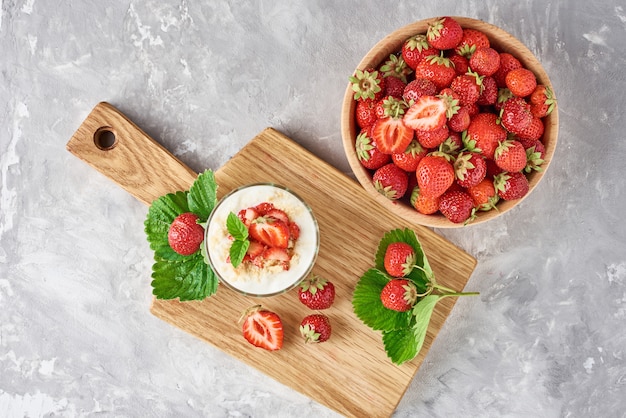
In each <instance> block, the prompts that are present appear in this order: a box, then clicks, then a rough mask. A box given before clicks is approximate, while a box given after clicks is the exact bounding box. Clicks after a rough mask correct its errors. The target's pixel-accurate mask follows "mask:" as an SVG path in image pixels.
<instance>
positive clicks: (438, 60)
mask: <svg viewBox="0 0 626 418" xmlns="http://www.w3.org/2000/svg"><path fill="white" fill-rule="evenodd" d="M425 60H426V61H428V62H430V63H431V64H437V65H443V66H445V67H448V68H454V62H452V61H451V60H450V58H447V57H446V56H444V52H443V51H441V52H440V53H439V55H429V56H427V57H426V58H425Z"/></svg>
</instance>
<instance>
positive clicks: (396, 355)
mask: <svg viewBox="0 0 626 418" xmlns="http://www.w3.org/2000/svg"><path fill="white" fill-rule="evenodd" d="M383 344H384V346H385V352H386V353H387V356H388V357H389V358H390V359H391V361H392V362H393V363H394V364H397V365H398V366H399V365H401V364H402V363H405V362H407V361H409V360H412V359H413V358H415V356H416V355H417V353H418V352H419V350H418V348H417V344H416V341H415V335H414V334H413V330H412V329H411V328H408V327H407V328H402V329H397V330H393V331H384V332H383Z"/></svg>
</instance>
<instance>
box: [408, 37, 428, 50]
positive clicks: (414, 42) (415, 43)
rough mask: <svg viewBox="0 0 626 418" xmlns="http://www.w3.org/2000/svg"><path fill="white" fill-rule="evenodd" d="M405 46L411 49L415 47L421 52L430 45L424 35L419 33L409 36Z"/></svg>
mask: <svg viewBox="0 0 626 418" xmlns="http://www.w3.org/2000/svg"><path fill="white" fill-rule="evenodd" d="M406 47H407V48H408V49H411V50H414V49H417V50H418V51H419V52H422V51H424V50H427V49H428V48H430V45H429V44H428V38H427V37H426V35H424V34H419V35H415V36H412V37H411V38H409V39H408V40H407V41H406Z"/></svg>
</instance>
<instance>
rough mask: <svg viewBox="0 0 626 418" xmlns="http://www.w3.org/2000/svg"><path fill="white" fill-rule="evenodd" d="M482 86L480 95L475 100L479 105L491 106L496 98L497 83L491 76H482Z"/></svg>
mask: <svg viewBox="0 0 626 418" xmlns="http://www.w3.org/2000/svg"><path fill="white" fill-rule="evenodd" d="M482 85H483V88H482V91H481V93H480V97H479V98H478V100H477V101H476V103H477V104H479V105H481V106H491V105H494V104H496V101H497V100H498V84H497V83H496V79H495V78H493V77H483V83H482Z"/></svg>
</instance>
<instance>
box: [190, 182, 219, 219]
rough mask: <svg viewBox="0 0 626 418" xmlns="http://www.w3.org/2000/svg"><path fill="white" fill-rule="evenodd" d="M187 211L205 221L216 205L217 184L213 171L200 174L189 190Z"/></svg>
mask: <svg viewBox="0 0 626 418" xmlns="http://www.w3.org/2000/svg"><path fill="white" fill-rule="evenodd" d="M187 199H188V201H189V210H190V211H191V212H193V213H195V214H196V215H198V217H199V218H200V220H201V221H203V222H204V221H206V220H207V219H208V218H209V215H211V212H212V211H213V208H214V207H215V205H216V204H217V183H215V176H214V174H213V171H211V170H206V171H205V172H204V173H202V174H200V175H199V176H198V177H197V178H196V180H195V181H194V182H193V184H192V185H191V188H190V189H189V196H188V197H187Z"/></svg>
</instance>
